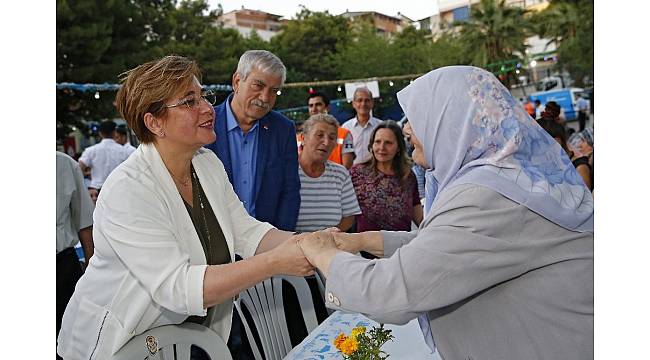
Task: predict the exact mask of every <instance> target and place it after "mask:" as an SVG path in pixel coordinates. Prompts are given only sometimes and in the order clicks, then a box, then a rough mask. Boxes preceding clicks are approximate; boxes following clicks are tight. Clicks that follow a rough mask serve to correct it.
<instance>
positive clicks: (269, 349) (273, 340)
mask: <svg viewBox="0 0 650 360" xmlns="http://www.w3.org/2000/svg"><path fill="white" fill-rule="evenodd" d="M282 280H286V281H287V282H289V283H290V284H291V285H292V286H293V288H294V289H295V290H296V294H297V295H298V303H299V304H300V310H301V311H302V316H303V319H304V321H305V327H306V328H307V332H308V333H309V332H311V331H312V330H314V329H315V328H316V327H317V326H318V320H317V319H316V312H315V310H314V302H313V299H312V297H311V291H310V290H309V285H308V284H307V281H306V280H305V279H304V278H302V277H297V276H282V275H280V276H274V277H272V278H270V279H267V280H264V281H263V282H261V283H259V284H257V285H255V286H254V287H252V288H249V289H247V290H244V291H242V292H241V293H240V294H239V298H238V299H237V300H236V301H235V307H236V308H237V312H238V313H239V317H240V318H241V320H242V323H243V324H244V329H245V331H246V336H247V337H248V342H249V343H250V345H251V349H252V351H253V355H254V356H255V359H256V360H263V359H264V358H263V357H262V355H261V353H260V351H259V349H258V347H257V343H256V342H255V338H254V337H253V333H252V331H251V327H250V325H249V324H248V321H247V320H246V317H245V316H244V313H243V312H242V306H244V307H245V308H246V309H247V310H248V312H249V313H250V314H251V317H252V319H253V323H254V325H255V328H256V329H257V333H258V334H259V337H260V340H261V342H262V349H263V351H264V356H265V358H266V360H281V359H282V358H283V357H284V356H285V355H287V353H289V351H291V349H292V346H291V339H290V338H289V328H288V327H287V320H286V318H285V315H284V305H283V304H284V303H283V298H282Z"/></svg>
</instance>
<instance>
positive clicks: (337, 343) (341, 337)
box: [334, 333, 347, 351]
mask: <svg viewBox="0 0 650 360" xmlns="http://www.w3.org/2000/svg"><path fill="white" fill-rule="evenodd" d="M346 339H347V336H345V334H344V333H340V334H339V336H337V337H336V339H334V346H336V348H337V349H338V350H339V351H341V344H342V343H343V342H344V341H345V340H346Z"/></svg>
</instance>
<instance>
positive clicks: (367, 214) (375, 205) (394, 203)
mask: <svg viewBox="0 0 650 360" xmlns="http://www.w3.org/2000/svg"><path fill="white" fill-rule="evenodd" d="M350 176H351V177H352V184H353V185H354V190H355V191H356V193H357V199H358V200H359V206H360V207H361V212H362V214H361V215H357V231H358V232H362V231H370V230H392V231H410V230H411V221H412V220H413V207H414V206H415V205H418V204H420V194H419V193H418V183H417V180H416V178H415V174H413V172H411V171H409V175H408V179H407V180H406V182H405V184H404V185H402V184H400V180H399V179H398V178H397V177H396V176H395V175H386V174H384V173H382V172H381V171H377V174H373V171H372V168H371V167H370V166H365V165H363V164H358V165H355V166H353V167H352V169H350Z"/></svg>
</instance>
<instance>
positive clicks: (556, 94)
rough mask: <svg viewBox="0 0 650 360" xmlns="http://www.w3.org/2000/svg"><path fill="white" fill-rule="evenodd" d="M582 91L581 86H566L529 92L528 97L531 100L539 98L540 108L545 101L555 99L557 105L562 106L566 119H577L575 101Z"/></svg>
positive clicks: (544, 104)
mask: <svg viewBox="0 0 650 360" xmlns="http://www.w3.org/2000/svg"><path fill="white" fill-rule="evenodd" d="M583 92H584V90H583V89H582V88H566V89H559V90H550V91H540V92H536V93H534V94H531V95H529V96H528V97H529V98H530V101H532V102H534V101H535V100H539V102H540V103H541V105H542V108H544V106H546V103H547V102H549V101H555V102H556V103H557V104H558V105H560V108H562V114H564V119H565V120H566V121H574V120H577V119H578V109H577V107H576V101H577V100H578V97H579V96H580V94H581V93H583Z"/></svg>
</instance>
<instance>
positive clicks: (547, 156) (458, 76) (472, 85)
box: [397, 66, 594, 232]
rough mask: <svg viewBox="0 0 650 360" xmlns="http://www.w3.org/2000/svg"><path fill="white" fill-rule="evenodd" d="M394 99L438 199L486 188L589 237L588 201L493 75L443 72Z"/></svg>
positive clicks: (559, 155) (462, 69)
mask: <svg viewBox="0 0 650 360" xmlns="http://www.w3.org/2000/svg"><path fill="white" fill-rule="evenodd" d="M397 98H398V100H399V103H400V105H401V106H402V109H404V112H405V113H406V116H407V117H408V119H409V121H410V122H411V126H412V128H413V132H414V134H415V136H416V137H417V138H418V139H419V140H420V142H421V143H422V145H423V148H424V154H423V155H424V157H425V159H426V161H427V165H428V167H429V168H430V169H432V170H431V171H432V173H433V176H434V177H435V178H436V180H437V183H438V193H441V192H444V191H445V189H447V188H451V187H452V186H455V185H460V184H468V183H471V184H478V185H482V186H486V187H488V188H490V189H492V190H494V191H496V192H498V193H500V194H502V195H503V196H505V197H507V198H509V199H511V200H513V201H515V202H517V203H519V204H522V205H524V206H526V207H527V208H529V209H530V210H532V211H534V212H536V213H538V214H540V215H541V216H543V217H545V218H546V219H548V220H550V221H552V222H554V223H556V224H558V225H560V226H562V227H564V228H566V229H569V230H574V231H579V232H593V228H594V223H593V214H594V203H593V197H592V196H591V192H590V191H589V189H588V188H587V187H586V186H585V184H584V182H583V181H582V179H581V178H580V176H579V175H578V174H577V172H576V170H575V168H574V167H573V165H572V164H571V160H570V159H569V158H568V157H567V155H566V153H565V152H564V150H563V149H562V148H561V147H560V145H559V144H558V143H557V142H556V141H555V140H554V139H553V138H551V137H550V136H549V135H548V134H547V133H546V131H544V130H543V129H542V128H541V127H540V126H539V125H537V123H536V122H534V121H532V120H531V119H530V116H529V115H528V114H527V113H526V111H525V110H524V108H523V107H522V106H521V104H519V102H517V101H516V100H515V99H514V98H513V97H512V95H511V94H510V92H509V91H508V90H507V89H506V87H505V86H503V85H502V84H501V83H500V82H499V81H498V80H497V79H496V78H495V77H494V75H492V74H491V73H489V72H487V71H485V70H483V69H479V68H476V67H472V66H449V67H443V68H439V69H436V70H433V71H431V72H429V73H428V74H426V75H424V76H421V77H420V78H418V79H416V80H415V81H414V82H413V83H412V84H410V85H409V86H407V87H406V88H404V89H402V90H401V91H400V92H398V93H397ZM438 198H439V196H438V197H436V200H437V199H438ZM434 203H435V200H434Z"/></svg>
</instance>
